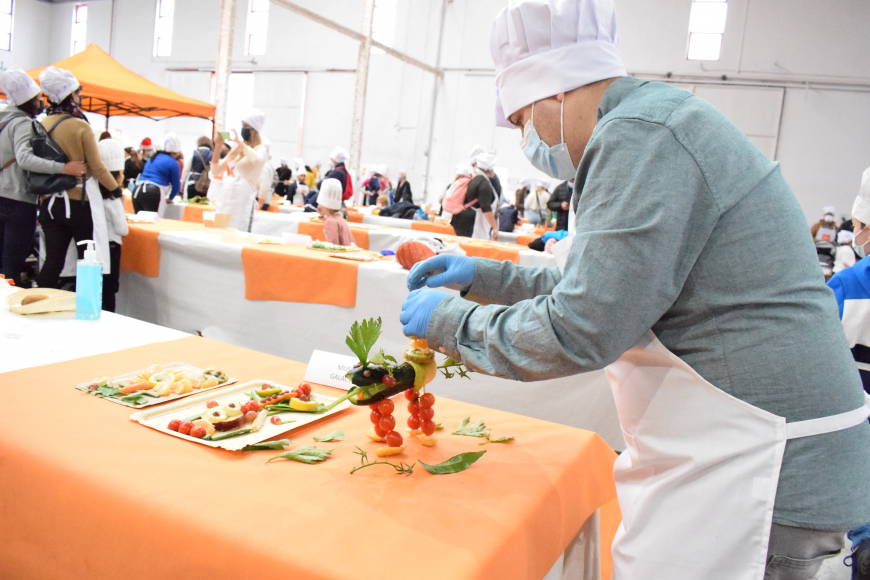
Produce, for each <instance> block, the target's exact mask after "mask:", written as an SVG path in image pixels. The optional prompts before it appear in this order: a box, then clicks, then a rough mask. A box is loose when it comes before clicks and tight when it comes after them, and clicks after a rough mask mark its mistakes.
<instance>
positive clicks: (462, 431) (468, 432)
mask: <svg viewBox="0 0 870 580" xmlns="http://www.w3.org/2000/svg"><path fill="white" fill-rule="evenodd" d="M470 421H471V419H470V418H469V417H466V418H465V419H463V420H462V422H461V423H460V424H459V429H457V430H456V431H454V432H453V435H465V436H467V437H486V438H487V439H489V429H487V428H486V425H484V424H483V421H482V420H481V421H478V422H477V423H475V424H473V425H469V424H468V423H469V422H470Z"/></svg>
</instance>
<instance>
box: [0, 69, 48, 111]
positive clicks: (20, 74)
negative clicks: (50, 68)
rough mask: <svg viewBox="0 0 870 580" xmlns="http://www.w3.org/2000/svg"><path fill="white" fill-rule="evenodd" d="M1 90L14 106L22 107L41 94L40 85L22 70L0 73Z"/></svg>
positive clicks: (8, 70) (7, 70) (9, 70)
mask: <svg viewBox="0 0 870 580" xmlns="http://www.w3.org/2000/svg"><path fill="white" fill-rule="evenodd" d="M0 89H3V92H4V93H6V98H7V99H9V100H10V101H12V104H13V105H16V106H17V105H21V104H24V103H26V102H27V101H29V100H30V99H32V98H33V97H35V96H36V95H38V94H39V85H38V84H36V83H35V82H34V81H33V79H32V78H30V77H29V76H27V73H26V72H24V71H23V70H21V69H20V68H9V69H6V70H4V71H2V72H0Z"/></svg>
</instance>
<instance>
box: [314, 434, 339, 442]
mask: <svg viewBox="0 0 870 580" xmlns="http://www.w3.org/2000/svg"><path fill="white" fill-rule="evenodd" d="M342 439H344V431H333V432H332V433H330V434H329V435H326V436H324V437H315V438H314V440H315V441H317V442H318V443H327V442H329V441H341V440H342Z"/></svg>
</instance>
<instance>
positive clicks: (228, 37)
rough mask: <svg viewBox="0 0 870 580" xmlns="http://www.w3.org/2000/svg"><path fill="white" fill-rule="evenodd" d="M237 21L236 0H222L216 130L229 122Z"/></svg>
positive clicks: (216, 69) (216, 75) (217, 74)
mask: <svg viewBox="0 0 870 580" xmlns="http://www.w3.org/2000/svg"><path fill="white" fill-rule="evenodd" d="M235 21H236V0H221V21H220V29H219V30H220V31H219V35H218V57H217V64H215V69H214V70H215V85H214V86H215V90H214V104H215V108H216V110H215V115H214V124H215V128H216V129H218V130H221V131H223V130H224V129H226V121H227V91H228V89H229V80H230V71H231V70H232V69H233V28H234V25H235Z"/></svg>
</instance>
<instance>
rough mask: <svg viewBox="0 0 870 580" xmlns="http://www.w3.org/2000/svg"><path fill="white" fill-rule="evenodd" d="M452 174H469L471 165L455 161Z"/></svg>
mask: <svg viewBox="0 0 870 580" xmlns="http://www.w3.org/2000/svg"><path fill="white" fill-rule="evenodd" d="M453 175H471V166H470V165H468V164H467V163H457V164H456V168H455V169H454V170H453Z"/></svg>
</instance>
